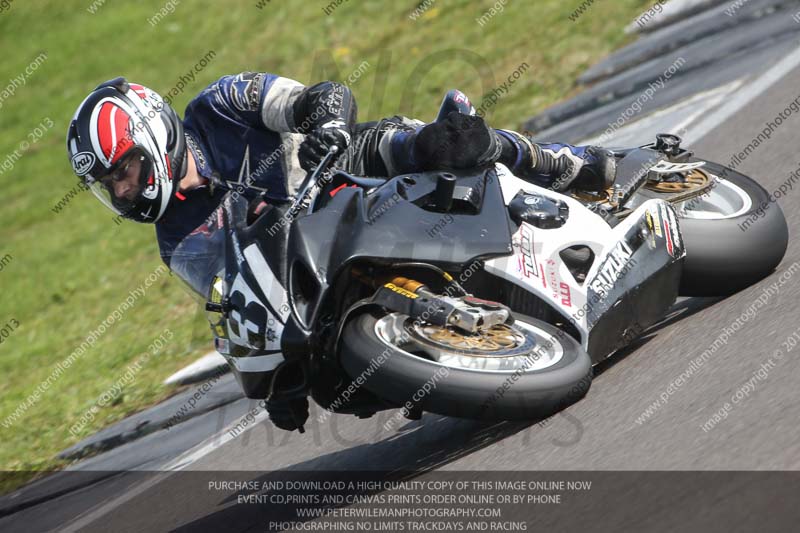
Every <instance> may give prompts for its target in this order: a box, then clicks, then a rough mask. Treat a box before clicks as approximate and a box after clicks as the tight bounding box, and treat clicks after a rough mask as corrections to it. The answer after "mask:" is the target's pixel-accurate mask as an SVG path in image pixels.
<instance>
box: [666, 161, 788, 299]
mask: <svg viewBox="0 0 800 533" xmlns="http://www.w3.org/2000/svg"><path fill="white" fill-rule="evenodd" d="M705 168H706V169H707V170H708V171H710V172H711V173H712V174H715V175H717V176H719V177H721V178H723V179H725V180H727V181H730V182H731V183H733V184H734V185H737V186H738V187H740V188H741V189H742V190H743V191H745V192H746V193H747V194H748V195H749V196H750V198H751V200H752V202H753V205H752V207H751V208H750V210H749V211H748V212H746V213H744V214H742V215H740V216H737V217H734V218H728V219H719V220H700V219H691V218H681V219H680V226H681V234H682V235H683V240H684V243H685V246H686V258H685V259H684V264H683V274H682V276H681V285H680V295H681V296H727V295H729V294H733V293H735V292H737V291H739V290H742V289H744V288H745V287H748V286H750V285H752V284H754V283H755V282H757V281H759V280H760V279H762V278H764V277H765V276H767V275H769V274H770V273H771V272H773V271H774V270H775V267H777V266H778V264H779V263H780V262H781V259H783V255H784V254H785V253H786V247H787V246H788V243H789V229H788V227H787V225H786V218H785V217H784V216H783V212H782V211H781V208H780V207H779V206H778V204H777V203H776V202H770V199H769V193H767V191H766V190H765V189H764V188H763V187H762V186H761V185H759V184H758V183H757V182H756V181H754V180H753V179H751V178H749V177H747V176H745V175H744V174H740V173H739V172H736V171H735V170H731V169H729V168H726V167H724V166H722V165H719V164H717V163H711V162H707V164H706V166H705ZM765 204H766V205H768V206H769V207H768V208H766V209H765V210H763V212H764V213H765V214H764V216H763V218H760V219H757V220H756V221H755V222H751V223H750V224H748V225H747V226H745V227H746V231H743V230H742V228H741V227H740V224H743V223H744V222H745V221H746V220H747V219H748V218H749V217H750V216H751V215H753V214H754V213H756V212H757V211H759V209H761V206H763V205H765Z"/></svg>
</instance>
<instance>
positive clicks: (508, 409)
mask: <svg viewBox="0 0 800 533" xmlns="http://www.w3.org/2000/svg"><path fill="white" fill-rule="evenodd" d="M514 318H515V322H514V323H513V324H511V325H508V324H502V325H497V326H494V327H492V328H490V329H488V330H486V331H484V332H482V333H479V334H467V333H465V332H462V331H461V330H458V329H457V328H454V327H441V326H433V325H429V324H425V323H419V322H415V321H413V320H411V319H410V318H409V317H408V316H406V315H402V314H399V313H390V314H382V313H365V314H362V315H360V316H358V317H356V318H354V319H353V320H351V321H350V322H349V323H348V324H347V326H346V327H345V330H344V333H343V336H342V343H341V350H340V362H341V365H342V367H343V368H344V369H345V371H346V372H347V374H348V375H349V376H350V377H351V378H352V379H353V381H354V382H356V383H359V384H360V385H361V384H363V386H364V387H365V388H366V389H367V390H369V391H370V392H372V393H373V394H375V395H377V396H379V397H381V398H384V399H385V400H388V401H390V402H391V403H394V404H395V405H398V406H406V407H409V406H411V407H413V409H417V410H422V411H429V412H433V413H438V414H442V415H446V416H454V417H461V418H473V419H492V420H539V419H542V418H545V417H547V416H550V415H552V414H554V413H555V412H557V411H560V410H561V409H564V408H565V407H567V406H568V405H570V404H572V403H574V402H576V401H578V400H579V399H581V398H582V397H583V396H584V395H585V394H586V392H587V391H588V390H589V386H590V384H591V380H592V365H591V361H590V359H589V356H588V355H587V354H586V352H584V351H583V349H582V348H581V347H580V345H579V344H578V343H577V342H576V341H575V340H574V339H573V338H572V337H570V336H569V335H567V334H566V333H564V332H563V331H561V330H559V329H558V328H555V327H553V326H551V325H549V324H546V323H544V322H541V321H539V320H536V319H534V318H531V317H527V316H525V315H520V314H516V313H515V314H514Z"/></svg>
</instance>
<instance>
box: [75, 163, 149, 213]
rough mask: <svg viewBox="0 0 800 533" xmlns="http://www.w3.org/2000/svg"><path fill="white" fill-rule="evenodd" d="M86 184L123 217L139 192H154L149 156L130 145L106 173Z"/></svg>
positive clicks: (137, 197)
mask: <svg viewBox="0 0 800 533" xmlns="http://www.w3.org/2000/svg"><path fill="white" fill-rule="evenodd" d="M89 187H90V188H91V190H92V192H93V193H94V195H95V196H97V198H99V199H100V201H101V202H103V204H105V205H106V207H108V208H109V209H111V210H112V211H114V212H115V213H117V214H118V215H122V216H123V217H127V216H128V215H130V214H131V213H133V212H134V210H135V209H136V207H137V204H138V203H139V200H140V199H141V198H142V196H143V195H145V196H146V195H147V194H148V192H150V193H153V192H157V188H155V176H154V174H153V160H152V159H151V158H150V156H149V155H148V154H147V153H146V152H145V151H144V150H141V149H138V148H134V149H132V150H130V151H129V153H128V154H126V155H125V157H123V158H122V159H120V161H119V162H118V163H117V164H116V165H114V166H113V167H111V169H110V170H109V172H108V173H106V174H105V175H103V176H98V177H95V178H94V179H93V180H92V182H91V183H90V184H89Z"/></svg>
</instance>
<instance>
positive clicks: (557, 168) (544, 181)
mask: <svg viewBox="0 0 800 533" xmlns="http://www.w3.org/2000/svg"><path fill="white" fill-rule="evenodd" d="M495 131H496V132H497V133H498V134H499V137H500V138H501V139H502V142H501V144H502V152H501V155H500V159H499V161H500V162H501V163H503V164H504V165H506V166H507V167H508V168H509V170H511V172H513V173H514V174H515V175H516V176H519V177H520V178H523V179H525V180H528V181H531V182H533V183H535V184H536V185H540V186H543V187H549V188H552V189H553V190H555V191H565V190H567V189H570V188H575V189H581V190H586V191H602V190H605V189H606V188H608V187H610V186H611V185H612V184H613V182H614V176H615V174H616V159H615V158H614V155H613V154H612V153H611V152H610V151H608V150H606V149H604V148H601V147H599V146H572V145H569V144H539V143H533V142H531V141H530V140H529V139H528V138H527V137H525V136H523V135H520V134H519V133H517V132H515V131H509V130H495Z"/></svg>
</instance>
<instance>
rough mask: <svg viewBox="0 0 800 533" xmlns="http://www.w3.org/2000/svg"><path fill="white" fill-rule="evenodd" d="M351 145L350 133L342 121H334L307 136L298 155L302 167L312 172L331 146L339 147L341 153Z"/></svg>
mask: <svg viewBox="0 0 800 533" xmlns="http://www.w3.org/2000/svg"><path fill="white" fill-rule="evenodd" d="M349 145H350V132H349V131H348V130H347V128H346V127H345V123H344V121H342V120H332V121H330V122H327V123H325V124H323V125H322V126H320V127H319V128H317V129H315V130H313V131H312V132H311V133H309V134H308V135H306V138H305V140H304V141H303V143H302V144H301V145H300V150H299V152H298V154H297V156H298V158H299V159H300V166H301V167H303V169H304V170H305V171H306V172H311V171H312V170H314V168H315V167H316V166H317V165H319V162H320V161H322V159H323V158H324V157H325V155H326V154H327V153H328V149H329V148H330V147H331V146H337V147H338V148H339V153H340V154H341V153H342V152H344V150H345V148H347V147H348V146H349Z"/></svg>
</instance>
